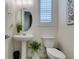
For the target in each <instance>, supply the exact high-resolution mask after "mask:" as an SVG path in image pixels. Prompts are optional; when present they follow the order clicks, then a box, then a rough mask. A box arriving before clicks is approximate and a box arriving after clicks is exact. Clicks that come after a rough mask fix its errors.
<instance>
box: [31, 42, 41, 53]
mask: <svg viewBox="0 0 79 59" xmlns="http://www.w3.org/2000/svg"><path fill="white" fill-rule="evenodd" d="M30 47H31V49H32V52H33V53H34V52H38V50H39V49H40V48H41V43H38V42H36V41H33V42H32V43H30Z"/></svg>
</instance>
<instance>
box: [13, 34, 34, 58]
mask: <svg viewBox="0 0 79 59" xmlns="http://www.w3.org/2000/svg"><path fill="white" fill-rule="evenodd" d="M33 37H34V36H33V35H32V34H27V35H14V37H13V38H14V39H16V40H18V41H22V51H21V53H22V54H21V59H26V58H27V57H26V52H27V50H26V49H27V45H26V42H27V41H29V40H31V39H32V38H33Z"/></svg>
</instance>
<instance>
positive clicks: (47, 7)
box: [40, 0, 52, 22]
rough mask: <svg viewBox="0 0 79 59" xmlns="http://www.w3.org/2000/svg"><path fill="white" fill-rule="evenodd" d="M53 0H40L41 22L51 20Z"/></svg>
mask: <svg viewBox="0 0 79 59" xmlns="http://www.w3.org/2000/svg"><path fill="white" fill-rule="evenodd" d="M51 19H52V0H40V22H51Z"/></svg>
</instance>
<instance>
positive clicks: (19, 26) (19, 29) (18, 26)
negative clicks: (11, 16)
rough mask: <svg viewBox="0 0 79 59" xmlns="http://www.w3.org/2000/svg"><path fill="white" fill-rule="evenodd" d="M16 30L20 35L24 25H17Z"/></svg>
mask: <svg viewBox="0 0 79 59" xmlns="http://www.w3.org/2000/svg"><path fill="white" fill-rule="evenodd" d="M16 29H17V33H20V31H22V25H21V24H19V23H18V24H16Z"/></svg>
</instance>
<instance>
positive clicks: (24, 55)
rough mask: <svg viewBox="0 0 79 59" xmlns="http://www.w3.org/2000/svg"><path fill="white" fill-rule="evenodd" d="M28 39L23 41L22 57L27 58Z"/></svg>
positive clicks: (22, 58)
mask: <svg viewBox="0 0 79 59" xmlns="http://www.w3.org/2000/svg"><path fill="white" fill-rule="evenodd" d="M26 49H27V47H26V41H22V51H21V59H27V57H26Z"/></svg>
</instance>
